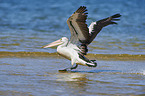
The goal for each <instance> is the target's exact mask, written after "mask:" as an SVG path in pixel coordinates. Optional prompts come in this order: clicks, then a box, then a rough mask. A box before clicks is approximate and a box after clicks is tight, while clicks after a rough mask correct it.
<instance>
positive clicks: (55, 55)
mask: <svg viewBox="0 0 145 96" xmlns="http://www.w3.org/2000/svg"><path fill="white" fill-rule="evenodd" d="M12 57H17V58H26V57H30V58H48V57H49V58H63V57H61V56H60V55H58V53H48V52H22V51H21V52H7V51H0V58H12ZM86 57H87V58H89V59H97V60H113V61H116V60H121V61H145V55H144V54H141V55H131V54H91V53H88V54H87V55H86Z"/></svg>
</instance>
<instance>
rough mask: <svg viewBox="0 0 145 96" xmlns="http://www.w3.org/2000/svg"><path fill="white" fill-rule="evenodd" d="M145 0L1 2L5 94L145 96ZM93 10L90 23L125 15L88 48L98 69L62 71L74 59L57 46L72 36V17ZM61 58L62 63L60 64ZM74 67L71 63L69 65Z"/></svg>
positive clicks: (0, 76) (0, 68)
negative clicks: (55, 44) (79, 11)
mask: <svg viewBox="0 0 145 96" xmlns="http://www.w3.org/2000/svg"><path fill="white" fill-rule="evenodd" d="M144 4H145V0H86V1H84V0H0V95H2V96H19V95H21V96H40V95H43V96H48V95H50V96H57V95H60V96H61V95H62V96H96V95H97V96H99V95H101V96H108V95H109V96H110V95H111V96H112V95H131V96H135V95H139V96H143V95H144V94H145V91H144V90H145V83H144V82H145V76H144V75H145V67H144V64H145V31H144V30H145V6H144ZM80 6H86V7H87V9H88V19H87V22H86V23H87V24H88V26H89V25H90V23H91V22H94V21H98V20H100V19H103V18H106V17H109V16H111V15H114V14H116V13H120V14H121V15H122V16H121V17H120V21H117V23H118V24H117V25H109V26H106V27H104V28H103V29H102V30H101V32H100V33H99V34H98V36H97V37H96V38H95V39H94V41H93V42H92V43H91V44H90V45H89V46H88V50H89V52H88V58H89V59H96V60H97V62H98V67H96V68H87V67H84V66H82V67H80V68H78V69H76V70H75V71H72V72H66V73H60V72H58V70H59V69H61V68H64V67H68V66H70V61H67V60H66V59H64V58H62V57H61V56H58V55H57V54H56V48H46V49H44V48H41V47H42V46H44V45H46V44H48V43H51V42H53V41H55V40H58V39H60V38H61V37H68V38H70V36H71V34H70V30H69V28H68V25H67V23H66V21H67V19H68V18H69V17H70V16H71V15H72V14H73V12H75V11H76V10H77V8H79V7H80ZM56 60H57V61H56ZM67 63H68V64H67Z"/></svg>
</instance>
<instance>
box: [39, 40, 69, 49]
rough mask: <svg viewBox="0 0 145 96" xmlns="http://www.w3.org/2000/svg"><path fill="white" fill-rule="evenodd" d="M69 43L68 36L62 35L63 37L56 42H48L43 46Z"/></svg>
mask: <svg viewBox="0 0 145 96" xmlns="http://www.w3.org/2000/svg"><path fill="white" fill-rule="evenodd" d="M67 43H68V38H66V37H62V38H61V39H59V40H57V41H54V42H52V43H50V44H47V45H45V46H43V47H42V48H48V47H54V46H58V45H62V44H67Z"/></svg>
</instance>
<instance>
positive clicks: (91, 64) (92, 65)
mask: <svg viewBox="0 0 145 96" xmlns="http://www.w3.org/2000/svg"><path fill="white" fill-rule="evenodd" d="M86 65H87V66H89V67H96V66H97V63H96V62H94V61H92V60H90V62H87V63H86Z"/></svg>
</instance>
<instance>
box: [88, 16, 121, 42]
mask: <svg viewBox="0 0 145 96" xmlns="http://www.w3.org/2000/svg"><path fill="white" fill-rule="evenodd" d="M120 16H121V15H120V14H115V15H113V16H110V17H108V18H105V19H102V20H99V21H97V22H92V23H91V25H90V26H89V34H90V36H91V37H90V40H89V43H91V42H92V41H93V40H94V38H95V37H96V36H97V34H98V33H99V32H100V31H101V29H102V28H103V27H105V26H107V25H111V24H117V23H116V22H115V21H118V20H120V19H118V18H119V17H120Z"/></svg>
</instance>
